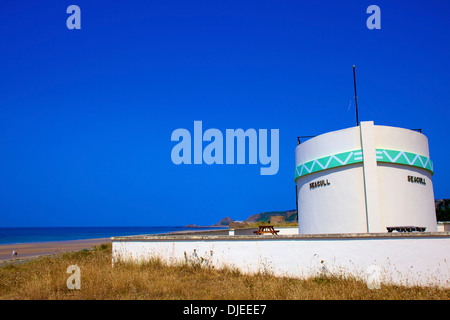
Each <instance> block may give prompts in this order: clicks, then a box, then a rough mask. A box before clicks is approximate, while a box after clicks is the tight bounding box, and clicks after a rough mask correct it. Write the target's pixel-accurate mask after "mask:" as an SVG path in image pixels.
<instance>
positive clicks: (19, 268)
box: [0, 244, 450, 300]
mask: <svg viewBox="0 0 450 320" xmlns="http://www.w3.org/2000/svg"><path fill="white" fill-rule="evenodd" d="M70 265H77V266H78V267H79V268H80V270H81V278H80V279H81V289H79V290H77V289H75V290H70V289H68V288H67V284H66V282H67V279H68V278H69V276H70V274H68V273H66V271H67V268H68V267H69V266H70ZM0 299H33V300H36V299H37V300H40V299H58V300H59V299H61V300H63V299H83V300H85V299H88V300H93V299H102V300H103V299H151V300H162V299H165V300H175V299H181V300H190V299H194V300H216V299H223V300H234V299H239V300H263V299H264V300H277V299H280V300H296V299H313V300H316V299H333V300H341V299H358V300H364V299H395V300H403V299H406V300H415V299H433V300H438V299H445V300H448V299H450V290H443V289H437V288H421V287H413V288H406V287H398V286H382V287H381V289H378V290H376V289H375V290H370V289H368V288H367V285H366V284H365V283H364V282H362V281H357V280H354V279H343V278H327V277H320V278H315V279H310V280H299V279H292V278H280V277H273V276H270V275H267V274H258V275H244V274H242V273H240V272H238V271H236V270H215V269H211V268H205V267H199V266H196V265H192V264H186V263H183V264H180V265H177V266H167V265H164V264H163V263H161V262H160V261H158V260H154V261H151V262H147V263H144V264H132V263H116V264H115V265H114V267H112V265H111V244H107V245H101V246H99V247H96V248H94V250H89V251H88V250H84V251H80V252H72V253H65V254H62V255H59V256H50V257H41V258H38V259H36V260H33V261H30V262H26V263H22V264H9V265H5V266H3V267H0Z"/></svg>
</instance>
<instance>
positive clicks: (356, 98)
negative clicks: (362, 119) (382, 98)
mask: <svg viewBox="0 0 450 320" xmlns="http://www.w3.org/2000/svg"><path fill="white" fill-rule="evenodd" d="M353 85H354V87H355V105H356V126H359V119H358V96H357V94H356V75H355V65H353Z"/></svg>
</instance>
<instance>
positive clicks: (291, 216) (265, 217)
mask: <svg viewBox="0 0 450 320" xmlns="http://www.w3.org/2000/svg"><path fill="white" fill-rule="evenodd" d="M273 216H282V217H284V218H285V220H286V222H288V223H292V222H297V210H288V211H269V212H261V213H257V214H254V215H251V216H249V217H248V218H247V219H246V220H244V222H246V223H255V222H269V221H270V217H273ZM233 222H235V221H234V220H233V219H231V218H230V217H226V218H223V219H222V220H220V221H219V222H217V223H216V224H215V225H213V226H214V227H224V226H229V225H230V223H233Z"/></svg>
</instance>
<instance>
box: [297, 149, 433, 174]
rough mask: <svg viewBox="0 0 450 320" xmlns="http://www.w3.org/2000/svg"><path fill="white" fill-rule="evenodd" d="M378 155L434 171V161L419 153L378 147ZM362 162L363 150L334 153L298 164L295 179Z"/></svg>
mask: <svg viewBox="0 0 450 320" xmlns="http://www.w3.org/2000/svg"><path fill="white" fill-rule="evenodd" d="M376 157H377V162H387V163H396V164H403V165H408V166H413V167H419V168H422V169H426V170H429V171H431V173H433V162H432V161H431V160H430V159H429V158H427V157H425V156H422V155H419V154H415V153H411V152H405V151H397V150H388V149H377V150H376ZM360 162H363V157H362V151H361V150H354V151H348V152H342V153H338V154H333V155H331V156H326V157H323V158H319V159H315V160H312V161H308V162H305V163H302V164H301V165H299V166H297V168H295V179H297V178H299V177H302V176H305V175H307V174H310V173H314V172H318V171H322V170H326V169H331V168H336V167H342V166H346V165H350V164H354V163H360Z"/></svg>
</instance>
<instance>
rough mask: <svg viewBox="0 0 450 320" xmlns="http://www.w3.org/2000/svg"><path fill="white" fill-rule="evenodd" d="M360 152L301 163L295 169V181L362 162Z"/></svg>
mask: <svg viewBox="0 0 450 320" xmlns="http://www.w3.org/2000/svg"><path fill="white" fill-rule="evenodd" d="M362 161H363V158H362V151H361V149H360V150H354V151H348V152H342V153H338V154H333V155H331V156H326V157H323V158H319V159H316V160H312V161H308V162H305V163H302V164H301V165H299V166H297V168H295V179H297V178H298V177H302V176H305V175H307V174H310V173H314V172H318V171H322V170H325V169H331V168H336V167H341V166H346V165H349V164H353V163H358V162H362Z"/></svg>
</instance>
